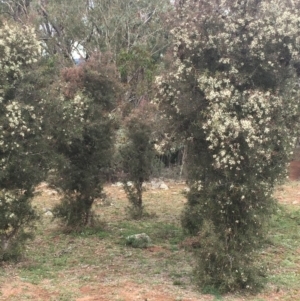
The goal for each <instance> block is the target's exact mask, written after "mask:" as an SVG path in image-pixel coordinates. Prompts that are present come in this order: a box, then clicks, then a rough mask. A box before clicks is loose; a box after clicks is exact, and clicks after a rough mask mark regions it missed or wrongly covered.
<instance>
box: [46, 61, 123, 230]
mask: <svg viewBox="0 0 300 301" xmlns="http://www.w3.org/2000/svg"><path fill="white" fill-rule="evenodd" d="M62 79H63V82H62V91H63V94H62V95H61V96H60V98H59V99H58V101H57V106H58V107H59V108H61V110H60V112H58V114H60V118H59V119H58V124H57V126H56V127H55V128H54V129H53V137H52V139H51V140H52V142H51V143H52V146H53V147H54V148H55V150H56V152H57V158H58V159H59V160H57V162H58V164H57V166H56V168H55V172H54V174H56V176H53V177H52V184H54V185H55V186H56V187H57V188H59V189H61V191H62V192H63V199H62V202H61V203H60V204H59V205H57V206H56V207H55V209H54V214H55V216H56V217H58V218H60V219H61V220H62V221H64V223H65V224H66V225H67V226H71V227H75V228H76V227H81V226H84V225H87V224H88V223H89V222H90V221H91V218H92V215H91V214H92V212H91V209H92V205H93V202H94V200H95V199H96V198H99V197H100V196H101V193H102V189H103V184H104V181H105V179H106V174H107V172H108V169H109V167H110V163H111V158H112V154H113V146H114V126H115V122H114V118H113V116H112V114H111V111H112V109H113V108H114V107H115V104H116V101H117V91H118V87H117V84H116V80H115V74H114V70H113V68H111V66H110V65H109V60H107V58H106V57H105V56H95V57H93V58H91V59H90V60H89V61H88V62H86V63H82V64H80V65H79V66H76V67H71V68H67V69H65V70H63V72H62Z"/></svg>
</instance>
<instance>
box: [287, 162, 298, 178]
mask: <svg viewBox="0 0 300 301" xmlns="http://www.w3.org/2000/svg"><path fill="white" fill-rule="evenodd" d="M289 177H290V180H291V181H298V180H300V161H292V162H291V163H290V167H289Z"/></svg>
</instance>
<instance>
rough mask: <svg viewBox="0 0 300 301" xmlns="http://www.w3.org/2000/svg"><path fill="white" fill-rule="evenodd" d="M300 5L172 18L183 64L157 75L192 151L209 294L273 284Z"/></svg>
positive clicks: (192, 215) (188, 8) (193, 211)
mask: <svg viewBox="0 0 300 301" xmlns="http://www.w3.org/2000/svg"><path fill="white" fill-rule="evenodd" d="M296 5H297V4H296ZM296 5H294V4H292V3H288V2H287V1H280V2H279V1H272V2H269V1H254V0H248V1H235V0H230V1H229V0H228V1H222V2H221V3H220V2H219V1H208V2H207V1H190V0H186V1H180V3H179V4H178V5H177V12H176V14H175V15H174V16H173V18H172V20H171V21H172V22H173V24H174V28H173V29H172V31H171V32H172V34H173V39H174V40H173V45H172V52H171V53H170V54H169V56H170V57H171V60H173V62H174V65H173V66H172V67H171V70H170V71H169V72H168V74H166V75H163V76H160V77H158V78H157V84H158V96H159V100H160V107H161V110H162V111H163V112H164V113H165V114H166V115H167V116H168V118H169V119H170V122H171V123H172V124H174V125H175V126H176V130H177V133H178V134H181V139H182V140H184V141H185V143H186V144H187V146H188V158H187V160H188V167H187V172H188V184H189V186H190V192H188V193H187V199H188V202H187V204H186V207H185V210H184V213H183V219H182V222H183V226H184V227H185V228H186V229H187V230H188V231H189V232H190V233H191V234H195V235H196V234H197V235H198V236H199V240H200V243H201V248H200V249H199V250H198V251H197V256H198V266H197V269H196V274H197V275H198V277H199V281H200V283H201V285H202V286H203V287H205V286H206V287H207V286H210V287H214V288H217V289H219V290H221V291H232V290H236V289H248V290H256V289H259V288H260V287H261V286H262V284H263V282H264V278H263V277H262V275H263V268H264V267H262V266H261V265H260V263H259V262H258V261H255V258H256V254H257V250H258V249H259V248H260V247H261V246H262V244H263V242H264V240H265V237H266V233H267V232H266V230H267V228H266V226H267V224H268V221H269V218H270V216H271V214H272V212H273V210H274V207H275V206H274V205H275V204H274V201H273V198H272V192H273V189H274V186H275V185H276V184H277V183H278V182H279V181H280V179H283V178H284V176H285V175H286V167H287V163H288V162H289V158H290V153H291V151H292V150H293V147H294V143H295V137H296V136H297V132H298V128H299V127H298V122H299V118H298V116H299V93H300V92H299V72H298V77H297V66H299V61H300V56H299V49H300V40H299V36H300V32H299V21H300V20H299V15H300V12H299V7H297V6H296ZM170 19H171V18H170Z"/></svg>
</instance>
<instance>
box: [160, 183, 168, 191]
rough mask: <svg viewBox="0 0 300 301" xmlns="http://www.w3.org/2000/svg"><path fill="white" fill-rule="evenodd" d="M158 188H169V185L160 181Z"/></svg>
mask: <svg viewBox="0 0 300 301" xmlns="http://www.w3.org/2000/svg"><path fill="white" fill-rule="evenodd" d="M159 189H163V190H169V187H168V185H167V184H166V183H164V182H162V183H161V184H160V185H159Z"/></svg>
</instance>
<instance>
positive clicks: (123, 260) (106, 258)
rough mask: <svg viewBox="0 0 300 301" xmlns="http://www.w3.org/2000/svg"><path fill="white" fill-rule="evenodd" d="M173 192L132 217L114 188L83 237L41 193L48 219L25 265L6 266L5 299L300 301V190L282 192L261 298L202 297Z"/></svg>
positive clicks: (1, 276) (1, 281)
mask: <svg viewBox="0 0 300 301" xmlns="http://www.w3.org/2000/svg"><path fill="white" fill-rule="evenodd" d="M168 185H169V188H170V189H169V190H158V189H156V190H152V189H149V190H148V191H147V192H146V193H145V205H146V210H147V212H148V213H149V216H148V217H146V218H144V219H142V220H141V221H133V220H130V219H128V218H127V216H126V213H125V208H126V206H127V201H126V198H125V194H124V192H123V191H122V189H121V188H118V187H112V186H107V187H106V192H107V195H108V197H107V199H106V200H104V201H102V200H99V201H97V202H96V204H95V207H94V210H95V212H96V214H97V215H98V217H99V221H100V222H99V225H97V226H96V227H95V228H93V229H85V230H83V231H81V232H79V233H64V232H63V230H62V228H61V227H60V226H59V225H58V224H57V222H56V221H52V219H51V217H47V216H45V215H44V208H51V207H53V205H54V204H55V203H57V202H58V201H59V197H58V195H57V194H56V193H55V192H54V191H51V190H50V189H48V188H47V187H45V186H44V187H40V191H41V194H40V195H38V196H37V197H36V198H35V200H34V204H35V205H36V207H37V209H38V210H39V212H40V214H41V222H40V223H39V224H38V225H37V231H36V237H35V239H34V240H33V241H31V242H29V244H28V245H27V247H26V250H24V251H25V252H24V253H25V257H24V259H23V260H22V261H20V262H19V263H17V264H11V263H6V264H3V265H2V266H0V300H11V301H12V300H51V301H52V300H77V301H84V300H95V301H133V300H141V301H145V300H147V301H171V300H172V301H176V300H177V301H179V300H182V301H187V300H189V301H196V300H235V301H238V300H247V301H263V300H265V301H266V300H286V301H288V300H291V301H292V300H293V301H294V300H300V288H299V283H300V189H299V188H300V184H299V183H298V182H289V183H287V184H286V185H284V186H281V187H279V188H278V189H277V192H276V196H277V198H278V199H279V201H280V203H281V206H280V209H279V210H278V212H277V214H276V215H275V216H274V217H273V220H272V227H271V229H270V233H269V244H268V246H267V247H266V248H265V249H264V250H263V251H262V252H261V260H262V262H264V263H265V264H267V265H268V267H269V284H268V286H267V287H266V289H265V290H264V291H263V292H262V293H260V294H258V295H256V296H244V295H238V294H236V295H226V296H222V297H221V296H219V295H218V294H213V295H204V294H201V293H200V292H199V291H198V290H197V287H196V286H195V284H194V283H193V282H192V280H191V274H192V269H193V266H194V260H193V256H192V253H191V251H190V250H189V248H187V246H188V245H189V241H188V240H186V238H185V237H184V234H183V232H182V229H181V227H180V213H181V210H182V208H183V205H184V202H185V200H184V197H183V196H182V193H181V192H182V190H183V189H184V185H183V184H180V183H168ZM143 232H144V233H147V234H148V235H149V236H150V237H151V239H152V243H153V245H152V246H151V247H149V248H146V249H136V248H131V247H128V246H126V244H125V238H126V237H127V236H128V235H130V234H136V233H143Z"/></svg>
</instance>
